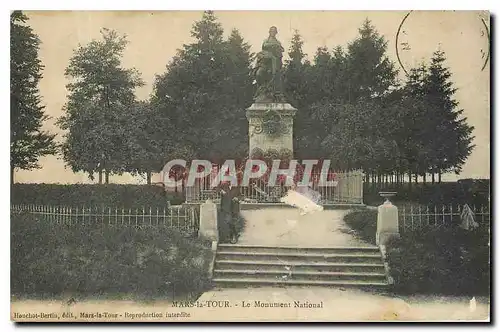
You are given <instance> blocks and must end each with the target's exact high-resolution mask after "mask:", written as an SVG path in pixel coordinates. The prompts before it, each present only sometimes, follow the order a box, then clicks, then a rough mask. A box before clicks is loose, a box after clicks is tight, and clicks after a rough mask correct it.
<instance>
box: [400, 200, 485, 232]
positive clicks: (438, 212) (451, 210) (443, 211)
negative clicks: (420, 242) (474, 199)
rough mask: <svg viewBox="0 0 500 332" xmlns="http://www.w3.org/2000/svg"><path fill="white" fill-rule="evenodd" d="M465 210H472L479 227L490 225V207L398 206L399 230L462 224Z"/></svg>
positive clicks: (445, 205) (447, 205)
mask: <svg viewBox="0 0 500 332" xmlns="http://www.w3.org/2000/svg"><path fill="white" fill-rule="evenodd" d="M464 209H470V211H471V215H472V216H473V218H474V221H475V222H476V223H477V224H478V225H489V224H490V221H491V215H490V206H479V207H476V206H470V207H469V206H468V205H456V204H443V205H440V206H423V205H402V206H398V214H399V228H400V231H401V232H404V231H409V230H415V229H420V228H424V227H429V226H432V227H448V226H458V225H460V224H462V222H463V218H464Z"/></svg>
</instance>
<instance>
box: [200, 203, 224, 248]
mask: <svg viewBox="0 0 500 332" xmlns="http://www.w3.org/2000/svg"><path fill="white" fill-rule="evenodd" d="M198 236H199V237H202V238H204V239H207V240H211V241H215V242H218V241H219V229H218V227H217V205H215V203H213V202H212V201H210V200H207V201H206V202H205V203H203V204H201V205H200V229H199V231H198Z"/></svg>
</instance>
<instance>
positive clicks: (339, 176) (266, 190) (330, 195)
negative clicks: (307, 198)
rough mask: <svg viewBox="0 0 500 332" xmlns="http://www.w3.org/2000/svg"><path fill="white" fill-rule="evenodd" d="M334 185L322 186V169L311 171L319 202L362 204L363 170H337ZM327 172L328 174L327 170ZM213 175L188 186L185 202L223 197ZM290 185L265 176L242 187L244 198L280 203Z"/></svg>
mask: <svg viewBox="0 0 500 332" xmlns="http://www.w3.org/2000/svg"><path fill="white" fill-rule="evenodd" d="M335 174H336V176H335V180H334V181H335V183H336V185H335V186H320V185H319V181H318V180H319V179H320V177H321V173H313V174H312V186H311V187H310V188H311V189H312V190H314V191H316V192H318V193H319V195H320V199H319V202H318V203H320V204H362V203H363V172H362V171H359V170H357V171H350V172H337V173H335ZM325 176H326V174H325ZM213 181H214V180H213V178H212V177H210V176H207V177H205V178H203V179H197V180H196V181H195V183H194V186H186V188H185V189H186V202H188V203H199V202H204V201H206V200H207V199H211V200H213V201H218V200H220V191H219V190H217V189H216V188H215V186H213V183H214V182H213ZM289 189H291V187H290V186H286V185H285V183H278V184H276V185H275V186H269V185H268V184H267V182H266V181H265V180H263V179H260V178H259V179H252V180H251V181H250V184H249V186H245V187H243V186H242V187H240V194H241V196H242V198H243V199H244V200H247V201H252V202H256V203H277V202H279V201H280V198H281V197H283V196H284V195H285V194H286V192H287V191H288V190H289Z"/></svg>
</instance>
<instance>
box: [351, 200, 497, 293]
mask: <svg viewBox="0 0 500 332" xmlns="http://www.w3.org/2000/svg"><path fill="white" fill-rule="evenodd" d="M377 213H378V212H377V210H374V209H358V210H353V211H351V212H350V213H348V214H347V215H346V216H344V221H345V222H346V224H347V225H348V226H350V227H351V228H352V229H353V230H355V231H356V234H357V235H358V236H359V237H360V238H361V239H363V240H364V241H367V242H369V243H372V244H375V236H376V230H377ZM489 230H490V224H489V223H484V224H480V226H479V228H477V229H476V230H474V231H467V230H463V229H462V228H460V227H458V225H457V224H455V225H447V226H446V227H443V226H441V227H439V228H436V227H433V226H427V227H424V228H421V229H416V230H409V229H406V230H405V232H403V233H401V236H400V238H399V239H395V240H392V241H390V242H389V243H388V244H387V259H388V263H389V266H390V268H391V276H392V277H393V278H394V280H395V285H394V288H393V290H394V291H395V292H397V293H404V294H413V293H428V294H433V293H435V294H448V295H449V294H453V295H470V296H476V295H486V294H487V293H488V291H489V284H490V281H489V276H490V274H489V273H490V272H489V271H490V262H489V257H490V256H489V254H490V246H489Z"/></svg>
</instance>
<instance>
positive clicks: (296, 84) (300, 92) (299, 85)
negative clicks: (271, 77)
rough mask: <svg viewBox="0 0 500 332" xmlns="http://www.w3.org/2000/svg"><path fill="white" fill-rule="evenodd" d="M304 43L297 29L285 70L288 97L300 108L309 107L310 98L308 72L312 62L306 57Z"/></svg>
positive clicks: (284, 76)
mask: <svg viewBox="0 0 500 332" xmlns="http://www.w3.org/2000/svg"><path fill="white" fill-rule="evenodd" d="M303 45H304V41H303V40H302V37H301V35H300V34H299V31H298V30H295V32H294V34H293V37H292V41H291V45H290V49H289V51H288V56H289V57H290V59H288V60H285V65H284V70H283V72H284V73H283V78H284V85H285V94H286V98H287V100H288V101H289V102H290V103H291V104H292V105H293V106H294V107H296V108H299V109H303V108H305V107H307V106H308V100H309V99H310V95H309V93H308V92H309V91H308V90H309V89H308V88H309V87H308V78H309V77H308V74H309V68H310V66H311V64H310V62H309V61H308V60H307V59H306V57H307V54H305V53H304V51H303V50H302V47H303Z"/></svg>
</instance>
